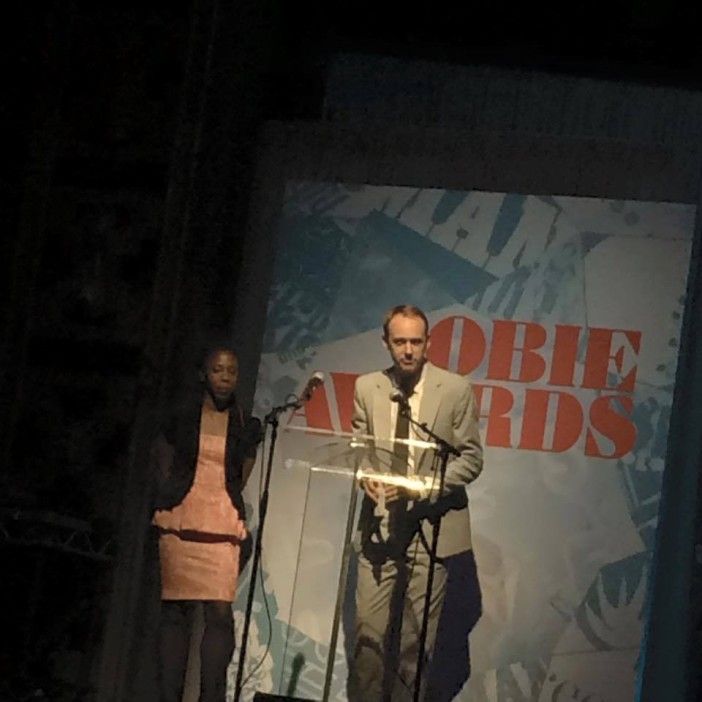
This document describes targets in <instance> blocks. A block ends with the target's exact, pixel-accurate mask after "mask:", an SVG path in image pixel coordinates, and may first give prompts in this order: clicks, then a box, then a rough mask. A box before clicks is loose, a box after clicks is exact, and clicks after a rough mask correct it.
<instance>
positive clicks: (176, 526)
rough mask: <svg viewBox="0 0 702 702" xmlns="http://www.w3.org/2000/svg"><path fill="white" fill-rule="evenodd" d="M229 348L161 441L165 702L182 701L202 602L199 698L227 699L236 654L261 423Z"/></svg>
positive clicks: (212, 361) (211, 357)
mask: <svg viewBox="0 0 702 702" xmlns="http://www.w3.org/2000/svg"><path fill="white" fill-rule="evenodd" d="M238 374H239V364H238V361H237V357H236V355H235V354H234V352H233V351H231V349H228V348H226V347H217V348H214V349H212V350H211V351H210V352H209V353H208V354H207V355H206V358H205V363H204V368H203V370H202V376H201V378H202V381H203V386H204V387H203V391H202V394H201V395H200V397H199V398H198V400H197V402H195V403H193V404H192V406H190V407H185V408H183V409H181V410H179V411H177V412H175V413H174V414H173V416H171V417H170V418H169V419H168V421H167V422H166V423H165V424H164V427H163V429H162V431H161V432H160V434H159V436H158V437H157V439H156V441H155V442H154V451H153V458H154V463H155V468H156V474H157V483H158V490H157V499H156V511H155V513H154V517H153V524H154V525H155V526H156V527H157V528H158V531H159V559H160V566H161V621H160V632H159V633H160V637H159V638H160V649H159V654H160V690H161V693H160V694H161V702H180V700H181V697H182V692H183V684H184V679H185V668H186V664H187V657H188V649H189V640H190V622H191V612H192V609H193V607H194V606H195V605H196V604H198V603H200V602H201V603H202V605H203V608H204V620H205V631H204V635H203V638H202V644H201V647H200V669H201V673H200V701H201V702H224V700H225V692H226V678H227V667H228V665H229V661H230V660H231V657H232V654H233V652H234V620H233V614H232V601H233V600H234V595H235V593H236V583H237V576H238V573H239V569H240V568H239V567H240V563H239V560H240V551H241V544H242V542H244V540H246V539H247V531H246V524H245V521H244V519H245V513H244V501H243V498H242V494H241V491H242V488H243V486H244V484H245V482H246V479H247V478H248V476H249V474H250V472H251V468H252V467H253V462H254V458H255V455H256V445H257V443H258V440H259V438H260V436H259V435H260V423H259V422H258V420H256V419H254V418H249V419H247V418H245V417H244V414H243V412H242V411H241V409H240V408H239V407H238V405H237V403H236V399H235V396H234V390H235V388H236V384H237V379H238Z"/></svg>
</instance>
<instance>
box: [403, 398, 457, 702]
mask: <svg viewBox="0 0 702 702" xmlns="http://www.w3.org/2000/svg"><path fill="white" fill-rule="evenodd" d="M399 411H400V412H401V413H402V414H403V415H404V416H405V417H407V419H408V421H409V423H410V424H411V425H412V426H414V427H416V428H417V429H421V430H422V431H423V432H424V433H425V434H426V435H427V436H428V437H429V438H430V439H431V440H432V441H434V443H436V445H437V446H438V447H439V448H438V454H439V459H440V461H441V462H440V464H439V497H441V495H442V494H443V492H444V483H445V480H446V466H447V465H448V459H449V456H460V455H461V453H460V451H459V450H458V449H457V448H456V447H455V446H453V445H452V444H450V443H449V442H448V441H446V440H445V439H442V438H441V437H440V436H438V435H437V434H436V433H434V432H433V431H432V430H431V429H430V428H429V427H428V426H427V423H426V422H418V421H417V420H415V419H412V412H411V411H410V406H409V403H408V402H401V403H400V407H399ZM430 499H431V496H430ZM432 526H433V529H432V536H431V545H430V548H429V572H428V574H427V591H426V594H425V596H424V611H423V612H422V628H421V630H420V634H419V653H418V655H417V675H416V677H415V679H414V697H413V700H414V702H420V691H421V687H422V668H423V667H424V652H425V650H426V646H427V634H428V630H429V608H430V606H431V591H432V587H433V586H434V567H435V565H436V551H437V547H438V544H439V531H440V529H441V517H438V518H437V519H436V520H435V521H434V523H433V525H432Z"/></svg>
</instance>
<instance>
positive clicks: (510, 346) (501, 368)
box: [487, 319, 546, 383]
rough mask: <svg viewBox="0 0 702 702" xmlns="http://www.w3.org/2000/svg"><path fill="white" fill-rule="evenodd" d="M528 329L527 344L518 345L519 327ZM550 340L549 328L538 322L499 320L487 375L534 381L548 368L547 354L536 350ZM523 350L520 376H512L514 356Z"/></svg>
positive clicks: (491, 377)
mask: <svg viewBox="0 0 702 702" xmlns="http://www.w3.org/2000/svg"><path fill="white" fill-rule="evenodd" d="M519 327H522V328H523V329H524V345H523V346H521V347H518V346H516V338H517V329H518V328H519ZM545 343H546V330H545V329H544V328H543V327H542V326H541V325H540V324H537V323H536V322H511V321H507V320H502V319H497V320H495V321H494V322H493V334H492V346H491V348H490V363H489V365H488V372H487V377H488V378H489V379H490V380H511V381H517V382H520V383H533V382H534V381H536V380H539V378H541V376H542V375H543V374H544V371H545V370H546V361H545V360H544V358H543V356H541V355H540V354H538V353H535V351H536V349H540V348H541V347H542V346H543V345H544V344H545ZM515 351H520V352H521V364H520V367H519V373H518V375H517V377H516V378H512V359H513V358H514V353H515Z"/></svg>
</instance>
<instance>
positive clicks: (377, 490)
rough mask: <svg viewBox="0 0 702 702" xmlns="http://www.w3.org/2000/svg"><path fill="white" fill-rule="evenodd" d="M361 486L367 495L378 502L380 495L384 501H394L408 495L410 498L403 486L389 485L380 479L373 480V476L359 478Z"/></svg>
mask: <svg viewBox="0 0 702 702" xmlns="http://www.w3.org/2000/svg"><path fill="white" fill-rule="evenodd" d="M361 487H362V488H363V491H364V492H365V493H366V495H368V497H370V498H371V500H373V502H375V504H378V502H379V501H380V499H381V497H383V496H384V497H385V503H386V504H388V503H390V502H394V501H395V500H399V499H400V498H401V497H409V498H410V499H412V497H411V495H409V494H408V491H407V490H405V489H404V488H401V487H399V486H397V485H389V484H388V483H384V482H383V481H382V480H374V479H373V478H363V480H361Z"/></svg>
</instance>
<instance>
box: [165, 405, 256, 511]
mask: <svg viewBox="0 0 702 702" xmlns="http://www.w3.org/2000/svg"><path fill="white" fill-rule="evenodd" d="M227 411H228V412H229V422H228V424H227V437H226V443H225V450H224V473H225V482H226V487H227V494H228V495H229V498H230V499H231V501H232V504H233V505H234V507H235V508H236V509H237V511H238V512H239V517H240V519H246V509H245V507H244V499H243V497H242V489H243V484H242V482H243V465H244V460H245V459H247V458H254V457H255V456H256V446H257V444H258V443H259V441H260V423H259V421H258V420H257V419H255V418H251V417H249V418H246V417H245V416H244V413H243V412H242V411H241V410H240V409H239V407H238V405H237V404H236V402H233V403H232V404H231V406H230V407H229V409H228V410H227ZM201 412H202V396H200V397H199V398H198V401H197V402H191V403H188V404H186V405H184V406H181V407H180V408H179V409H178V410H176V411H174V412H173V413H171V415H170V416H169V417H168V418H167V419H166V421H165V422H164V423H163V425H162V427H161V431H160V432H159V434H158V436H157V438H156V440H155V441H154V444H153V448H152V460H153V463H154V469H155V473H156V497H155V504H154V507H155V509H173V507H175V506H176V505H179V504H180V503H181V502H182V501H183V500H184V499H185V496H186V495H187V494H188V492H189V491H190V488H191V487H192V485H193V481H194V480H195V468H196V465H197V455H198V451H199V447H200V418H201Z"/></svg>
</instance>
